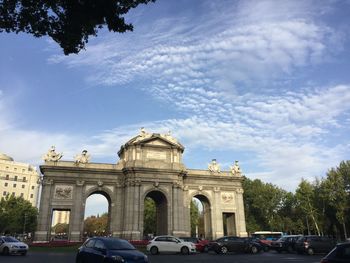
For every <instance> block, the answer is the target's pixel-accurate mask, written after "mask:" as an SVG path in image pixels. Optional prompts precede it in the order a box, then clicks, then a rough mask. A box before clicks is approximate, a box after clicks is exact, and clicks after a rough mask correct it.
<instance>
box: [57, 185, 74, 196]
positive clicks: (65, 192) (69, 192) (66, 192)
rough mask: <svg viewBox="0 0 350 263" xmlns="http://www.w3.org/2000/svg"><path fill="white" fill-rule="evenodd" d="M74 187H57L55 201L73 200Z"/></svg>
mask: <svg viewBox="0 0 350 263" xmlns="http://www.w3.org/2000/svg"><path fill="white" fill-rule="evenodd" d="M72 198H73V186H72V185H55V192H54V199H72Z"/></svg>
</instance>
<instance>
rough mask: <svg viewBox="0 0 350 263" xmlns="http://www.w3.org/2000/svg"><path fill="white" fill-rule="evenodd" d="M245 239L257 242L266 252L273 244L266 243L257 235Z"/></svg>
mask: <svg viewBox="0 0 350 263" xmlns="http://www.w3.org/2000/svg"><path fill="white" fill-rule="evenodd" d="M245 239H247V240H249V241H250V242H256V243H258V244H259V245H260V246H261V248H262V250H263V251H264V252H267V251H269V250H270V248H271V245H270V244H266V242H264V241H265V240H261V239H260V238H256V237H245Z"/></svg>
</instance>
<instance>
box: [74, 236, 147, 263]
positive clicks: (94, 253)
mask: <svg viewBox="0 0 350 263" xmlns="http://www.w3.org/2000/svg"><path fill="white" fill-rule="evenodd" d="M75 262H76V263H99V262H101V263H102V262H103V263H107V262H111V263H112V262H137V263H146V262H148V258H147V256H146V255H145V254H143V253H142V252H140V251H138V250H136V248H135V247H134V246H133V245H131V244H130V243H129V242H128V241H126V240H123V239H118V238H110V237H93V238H90V239H88V240H86V241H85V242H84V244H83V245H82V246H81V247H80V248H79V249H78V253H77V256H76V261H75Z"/></svg>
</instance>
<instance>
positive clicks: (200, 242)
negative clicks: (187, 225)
mask: <svg viewBox="0 0 350 263" xmlns="http://www.w3.org/2000/svg"><path fill="white" fill-rule="evenodd" d="M179 238H180V239H182V240H183V241H186V242H192V243H193V244H195V246H196V250H197V251H198V252H208V245H209V241H208V240H205V239H200V238H198V237H179Z"/></svg>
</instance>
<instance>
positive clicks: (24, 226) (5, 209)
mask: <svg viewBox="0 0 350 263" xmlns="http://www.w3.org/2000/svg"><path fill="white" fill-rule="evenodd" d="M37 215H38V210H37V208H36V207H33V206H32V204H31V203H30V202H29V201H27V200H24V199H23V198H22V197H15V196H13V195H8V196H6V197H5V198H1V200H0V233H6V234H15V233H23V232H26V233H28V232H34V231H35V229H36V225H37Z"/></svg>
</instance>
